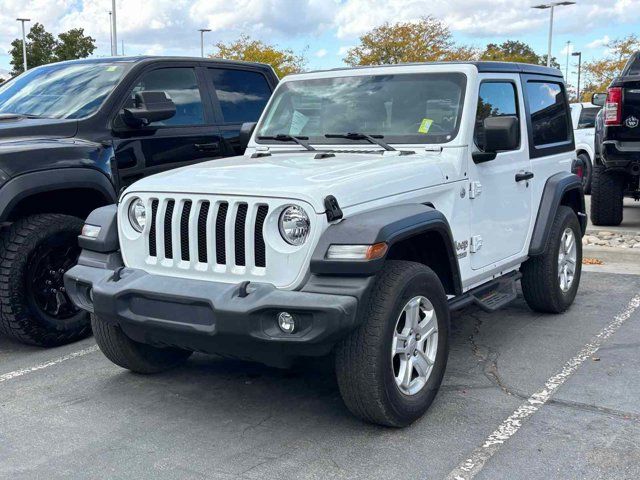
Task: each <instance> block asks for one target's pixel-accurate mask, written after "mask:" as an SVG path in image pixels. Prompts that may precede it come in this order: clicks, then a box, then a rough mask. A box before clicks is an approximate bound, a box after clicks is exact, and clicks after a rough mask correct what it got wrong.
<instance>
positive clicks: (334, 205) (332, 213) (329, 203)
mask: <svg viewBox="0 0 640 480" xmlns="http://www.w3.org/2000/svg"><path fill="white" fill-rule="evenodd" d="M324 208H326V210H325V213H326V214H327V220H328V221H329V222H334V221H336V220H340V219H341V218H342V217H343V214H342V209H341V208H340V205H338V199H336V197H334V196H333V195H328V196H326V197H325V199H324Z"/></svg>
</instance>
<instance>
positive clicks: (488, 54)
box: [480, 40, 542, 65]
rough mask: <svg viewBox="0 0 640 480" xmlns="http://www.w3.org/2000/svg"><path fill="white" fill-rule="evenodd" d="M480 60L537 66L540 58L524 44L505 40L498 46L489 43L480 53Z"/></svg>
mask: <svg viewBox="0 0 640 480" xmlns="http://www.w3.org/2000/svg"><path fill="white" fill-rule="evenodd" d="M480 59H481V60H491V61H495V62H521V63H533V64H534V65H539V64H540V63H542V58H541V57H540V55H538V54H537V53H536V52H534V51H533V49H532V48H531V47H530V46H529V45H527V44H526V43H524V42H519V41H517V40H507V41H506V42H503V43H501V44H500V45H498V44H495V43H490V44H488V45H487V46H486V48H485V49H484V52H482V55H481V56H480Z"/></svg>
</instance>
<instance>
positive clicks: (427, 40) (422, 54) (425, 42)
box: [344, 16, 477, 66]
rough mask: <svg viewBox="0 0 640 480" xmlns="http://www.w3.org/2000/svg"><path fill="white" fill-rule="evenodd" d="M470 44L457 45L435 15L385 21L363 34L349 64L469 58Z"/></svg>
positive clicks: (347, 59) (348, 58)
mask: <svg viewBox="0 0 640 480" xmlns="http://www.w3.org/2000/svg"><path fill="white" fill-rule="evenodd" d="M476 57H477V52H476V51H475V49H473V48H471V47H465V46H457V45H456V44H455V42H454V41H453V36H452V35H451V32H450V31H449V27H447V25H446V24H445V23H444V22H441V21H440V20H438V19H436V18H434V17H432V16H427V17H421V18H420V19H419V20H418V21H417V22H400V23H394V24H390V23H385V24H383V25H381V26H379V27H376V28H374V29H373V30H371V31H369V32H367V33H365V34H364V35H363V36H361V37H360V45H358V46H355V47H353V48H351V49H349V51H348V52H347V56H346V57H345V58H344V62H345V63H346V64H348V65H351V66H355V65H383V64H395V63H407V62H432V61H444V60H470V59H473V58H476Z"/></svg>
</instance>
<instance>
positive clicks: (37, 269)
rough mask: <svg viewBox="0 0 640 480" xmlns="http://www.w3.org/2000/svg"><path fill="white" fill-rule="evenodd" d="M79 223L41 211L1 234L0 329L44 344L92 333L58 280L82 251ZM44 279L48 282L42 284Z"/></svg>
mask: <svg viewBox="0 0 640 480" xmlns="http://www.w3.org/2000/svg"><path fill="white" fill-rule="evenodd" d="M82 223H83V222H82V220H80V219H79V218H76V217H71V216H69V215H60V214H41V215H33V216H30V217H26V218H22V219H20V220H18V221H16V222H15V223H13V224H12V225H11V226H10V227H9V228H7V229H6V230H5V231H4V232H3V233H2V235H1V237H0V331H1V332H2V333H4V334H5V335H7V336H9V337H11V338H13V339H14V340H17V341H19V342H22V343H27V344H31V345H38V346H42V347H54V346H58V345H63V344H66V343H70V342H73V341H76V340H79V339H81V338H84V337H86V336H88V335H89V334H90V333H91V326H90V322H89V315H88V314H87V313H86V312H85V311H83V310H79V309H77V308H76V307H75V306H74V305H73V303H72V302H71V300H70V299H69V297H68V296H67V294H66V292H65V290H64V286H63V283H62V275H63V273H64V271H66V270H68V269H69V268H71V267H72V266H73V265H75V263H76V262H77V259H78V255H79V254H80V247H78V235H79V234H80V231H81V229H82ZM51 268H54V270H52V269H51ZM45 270H46V272H45ZM46 282H49V283H47V287H44V288H40V285H44V284H45V283H46ZM54 292H55V293H54Z"/></svg>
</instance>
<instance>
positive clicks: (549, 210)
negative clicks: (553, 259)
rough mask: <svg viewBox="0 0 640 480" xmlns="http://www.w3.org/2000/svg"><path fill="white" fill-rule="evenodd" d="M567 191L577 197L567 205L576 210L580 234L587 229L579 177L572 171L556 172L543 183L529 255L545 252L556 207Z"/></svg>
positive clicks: (556, 210)
mask: <svg viewBox="0 0 640 480" xmlns="http://www.w3.org/2000/svg"><path fill="white" fill-rule="evenodd" d="M569 192H572V193H574V198H576V197H577V199H578V200H577V202H574V203H573V204H569V206H571V207H572V208H573V209H574V210H575V211H576V214H577V215H578V221H579V222H580V228H581V230H582V235H584V234H585V232H586V230H587V215H586V211H585V203H584V191H583V188H582V181H581V180H580V177H578V176H577V175H574V174H573V173H569V172H560V173H556V174H555V175H552V176H551V177H549V178H548V179H547V182H546V183H545V185H544V190H543V192H542V198H541V200H540V207H539V209H538V216H537V218H536V223H535V226H534V228H533V234H532V236H531V243H530V245H529V256H532V257H534V256H537V255H542V254H543V253H544V252H545V250H546V248H547V243H548V242H549V235H550V234H551V226H552V225H553V220H554V219H555V218H556V213H557V212H558V207H560V205H562V199H563V198H565V195H566V194H567V193H569Z"/></svg>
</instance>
